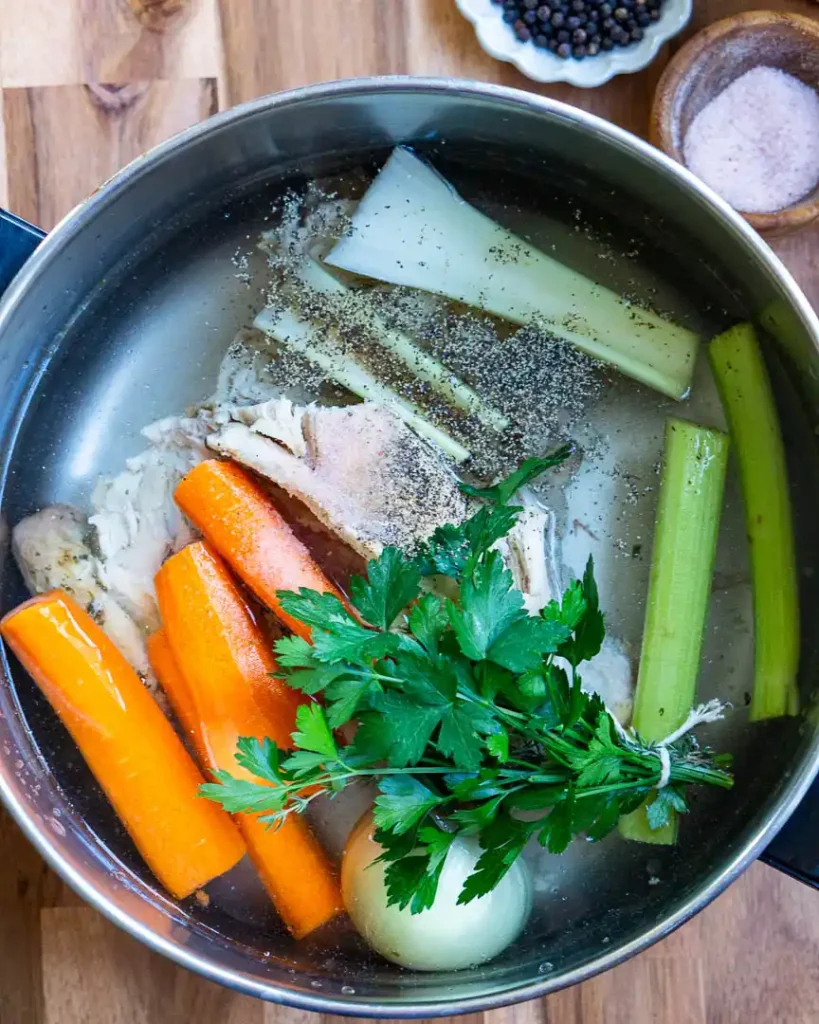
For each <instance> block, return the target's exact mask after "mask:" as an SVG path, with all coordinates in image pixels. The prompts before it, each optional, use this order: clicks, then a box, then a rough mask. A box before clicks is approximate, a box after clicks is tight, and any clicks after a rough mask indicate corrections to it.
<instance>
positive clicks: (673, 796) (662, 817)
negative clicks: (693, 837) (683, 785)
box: [646, 786, 688, 831]
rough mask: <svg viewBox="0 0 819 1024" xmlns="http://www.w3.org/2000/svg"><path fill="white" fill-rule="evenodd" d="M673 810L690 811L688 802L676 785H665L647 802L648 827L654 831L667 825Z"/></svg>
mask: <svg viewBox="0 0 819 1024" xmlns="http://www.w3.org/2000/svg"><path fill="white" fill-rule="evenodd" d="M672 811H676V812H677V814H686V813H687V812H688V804H687V803H686V802H685V797H684V796H683V795H682V793H681V792H680V791H679V790H678V789H677V787H676V786H664V787H663V788H662V789H660V790H658V791H657V795H656V796H655V797H654V799H653V800H652V801H651V803H647V804H646V817H647V818H648V827H649V828H650V829H651V830H652V831H656V830H657V829H658V828H662V827H663V825H667V824H668V822H669V821H670V819H671V812H672Z"/></svg>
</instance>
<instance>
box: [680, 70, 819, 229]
mask: <svg viewBox="0 0 819 1024" xmlns="http://www.w3.org/2000/svg"><path fill="white" fill-rule="evenodd" d="M683 158H684V160H685V163H686V165H687V166H688V167H689V169H690V170H692V171H693V172H694V174H696V175H697V177H699V178H702V180H703V181H704V182H705V183H706V185H710V186H711V188H712V189H714V191H715V192H718V193H719V194H720V195H721V196H722V197H723V199H725V200H727V202H729V203H730V204H731V206H733V207H734V208H735V209H737V210H741V211H742V212H744V213H773V212H775V211H776V210H782V209H784V208H785V207H787V206H791V205H792V204H793V203H796V202H798V201H799V200H800V199H804V197H805V196H806V195H808V193H810V192H811V191H812V189H814V188H815V187H816V185H817V184H819V93H817V91H816V90H815V89H812V88H811V87H810V86H809V85H806V84H805V83H804V82H801V81H800V80H799V79H798V78H794V77H793V75H789V74H786V73H785V72H784V71H780V70H779V69H778V68H769V67H757V68H752V69H751V70H750V71H746V72H745V74H744V75H741V76H740V77H739V78H737V79H736V80H735V81H734V82H732V83H731V85H729V86H728V88H727V89H725V90H723V92H721V93H719V95H717V96H716V97H715V98H714V99H713V100H711V102H710V103H708V104H707V105H706V106H705V107H703V109H702V110H701V111H700V112H699V114H697V116H696V117H695V118H694V120H693V121H692V123H691V126H690V128H689V129H688V132H687V134H686V136H685V141H684V144H683Z"/></svg>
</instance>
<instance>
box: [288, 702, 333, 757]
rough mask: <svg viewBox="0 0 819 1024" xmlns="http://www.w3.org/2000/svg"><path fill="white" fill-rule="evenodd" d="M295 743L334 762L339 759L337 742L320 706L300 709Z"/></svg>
mask: <svg viewBox="0 0 819 1024" xmlns="http://www.w3.org/2000/svg"><path fill="white" fill-rule="evenodd" d="M293 742H294V743H295V744H296V746H297V747H300V748H301V749H302V750H308V751H311V752H312V753H315V754H321V755H322V757H325V758H327V759H329V760H332V761H335V760H337V759H338V748H337V747H336V741H335V740H334V739H333V734H332V732H331V731H330V726H329V725H328V723H327V717H326V715H325V714H324V708H323V707H322V706H321V705H320V704H302V705H301V707H300V708H299V709H298V711H297V712H296V731H295V732H294V733H293Z"/></svg>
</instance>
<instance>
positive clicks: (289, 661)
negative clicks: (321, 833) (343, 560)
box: [201, 446, 733, 913]
mask: <svg viewBox="0 0 819 1024" xmlns="http://www.w3.org/2000/svg"><path fill="white" fill-rule="evenodd" d="M570 453H571V448H570V447H569V446H566V447H564V448H562V449H560V450H559V451H557V452H555V453H554V454H552V455H550V456H547V457H545V458H543V459H529V460H527V461H526V462H525V463H524V464H523V465H522V466H521V468H520V469H519V470H518V471H517V472H516V473H515V474H513V475H512V476H511V477H510V478H509V480H507V481H503V482H501V483H499V484H496V485H494V486H493V487H491V488H485V489H477V488H472V487H466V486H465V485H464V489H465V490H466V491H467V492H468V493H469V494H471V495H472V496H473V497H475V498H478V499H482V500H483V501H484V502H485V504H483V505H482V507H481V508H480V509H479V510H478V511H477V512H476V513H475V514H474V515H472V516H471V518H469V519H467V520H466V521H465V522H464V523H461V524H459V525H447V526H443V527H441V528H440V529H438V530H436V531H435V533H434V534H433V535H432V537H431V538H430V539H429V540H428V541H427V542H426V543H425V544H424V545H423V546H422V547H421V549H420V550H419V551H418V552H417V553H415V554H414V555H412V556H409V555H407V554H405V553H403V552H401V551H400V550H398V549H396V548H392V547H387V548H385V549H384V551H383V552H382V553H381V555H380V556H379V557H378V558H376V559H374V560H372V561H371V562H369V564H368V566H367V572H366V576H365V577H355V578H354V579H353V580H352V581H351V584H350V595H349V607H347V606H345V604H344V603H342V601H340V600H339V599H338V598H337V597H335V596H333V595H330V594H321V593H318V592H316V591H312V590H307V589H302V590H301V591H300V592H299V593H293V592H286V591H285V592H281V593H280V594H279V599H280V600H281V603H282V607H283V608H284V609H285V611H286V612H287V613H288V614H289V615H292V616H294V617H295V618H297V619H299V620H301V621H302V622H304V623H305V624H306V625H308V626H310V628H311V630H312V643H310V642H308V641H306V640H304V639H302V638H300V637H296V636H289V637H285V638H284V639H282V640H279V641H278V642H277V643H276V645H275V649H276V657H277V662H278V666H279V670H280V671H279V675H278V677H277V678H280V679H282V680H284V682H286V683H287V685H288V686H291V687H293V688H294V689H297V690H300V691H301V692H302V693H304V694H306V695H309V696H310V697H315V698H319V700H320V702H319V700H317V701H315V702H312V703H307V704H304V705H303V706H302V707H300V708H299V711H298V715H297V725H296V730H295V731H294V732H293V734H292V740H293V749H292V750H282V749H280V748H279V747H277V746H276V744H275V743H273V742H272V741H271V740H270V739H266V738H263V739H259V738H252V737H246V738H242V739H241V740H240V741H239V744H238V750H237V755H236V759H237V762H238V763H239V764H240V765H241V766H242V767H243V768H244V769H246V770H247V771H248V772H250V773H251V774H252V775H253V776H255V777H256V778H257V779H258V782H256V781H252V780H248V779H247V778H237V777H235V776H233V775H231V773H229V772H226V771H221V772H217V773H216V780H217V781H216V782H213V783H208V784H206V785H204V786H203V787H202V790H201V791H202V794H203V795H204V796H207V797H209V798H210V799H212V800H215V801H217V802H218V803H220V804H221V805H222V806H223V807H224V808H225V809H226V810H227V811H229V812H231V813H251V814H258V815H260V816H261V818H262V820H263V821H266V822H268V823H269V824H270V825H271V827H275V826H276V825H277V824H279V823H281V822H282V821H283V820H284V819H285V817H286V816H287V815H289V814H300V813H303V812H304V810H305V809H306V808H307V807H308V805H309V804H310V803H311V802H312V801H313V800H315V799H317V797H319V796H320V795H323V794H329V795H330V796H331V797H332V796H333V795H334V794H336V793H338V792H340V791H341V790H342V789H344V787H345V786H348V785H349V784H351V783H353V782H355V781H356V780H359V779H368V780H373V781H374V782H375V784H376V786H377V788H378V795H377V797H376V799H375V806H374V812H373V814H374V824H375V829H376V831H375V839H376V841H377V842H378V843H380V844H381V846H382V847H383V853H382V854H381V856H380V858H379V859H380V860H382V861H384V862H385V864H386V882H387V892H388V902H389V904H397V905H398V906H399V907H402V908H403V907H407V906H408V907H410V909H411V911H412V912H413V913H418V912H420V911H422V910H424V909H425V908H428V907H430V906H431V905H432V903H433V901H434V899H435V894H436V890H437V886H438V879H439V877H440V875H441V871H442V868H443V865H444V862H445V860H446V855H447V851H448V850H449V847H450V846H451V844H452V842H453V840H454V839H455V838H456V837H457V836H474V837H476V839H477V841H478V843H479V845H480V847H481V851H482V853H481V856H480V858H479V860H478V862H477V864H476V866H475V869H474V871H473V872H472V874H471V875H470V876H469V877H468V878H467V879H466V882H465V883H464V886H463V889H462V891H461V893H460V896H459V900H458V902H459V903H468V902H469V901H470V900H472V899H475V898H476V897H479V896H481V895H483V894H485V893H487V892H490V891H491V890H492V889H493V888H494V887H495V886H496V885H497V884H498V882H499V881H500V880H501V879H502V878H503V876H504V875H505V873H506V872H507V871H508V870H509V868H510V867H511V865H512V864H513V863H514V862H515V860H516V859H517V858H518V857H519V856H520V854H521V853H522V851H523V849H524V847H525V846H526V844H527V843H528V842H529V841H530V840H532V839H533V838H534V839H536V841H537V842H539V843H540V844H541V845H542V846H543V847H545V848H546V849H548V850H549V851H550V852H551V853H562V852H563V851H564V850H565V849H566V847H567V846H568V845H569V843H570V841H571V839H572V838H573V837H574V836H576V835H578V834H585V836H586V837H587V838H588V839H590V840H600V839H602V838H603V837H604V836H606V835H608V834H609V833H610V832H611V831H612V830H613V829H614V828H615V826H616V825H617V822H618V820H619V818H620V816H621V815H623V814H626V813H628V812H630V811H633V810H634V809H635V808H636V807H638V806H639V805H640V804H641V803H643V802H644V801H645V800H646V798H647V797H648V796H649V795H650V794H652V792H653V791H654V789H655V787H656V786H657V785H658V783H660V781H661V780H662V782H663V783H664V784H663V787H662V788H661V789H660V790H659V791H658V793H657V794H656V796H655V797H654V798H653V799H652V801H651V803H650V806H649V809H648V810H649V819H650V825H651V827H652V828H660V827H661V826H662V825H663V824H664V823H665V822H666V821H667V820H668V817H669V814H670V812H671V811H672V810H673V811H675V812H678V813H680V812H685V811H686V809H687V804H686V795H685V794H686V789H687V787H688V786H689V785H697V784H698V785H712V786H718V787H723V788H730V786H731V785H732V784H733V780H732V777H731V775H730V774H729V773H728V772H727V770H726V766H727V764H728V761H729V758H728V757H727V756H726V755H721V756H715V755H713V754H712V753H711V752H710V751H709V750H707V749H705V748H701V747H700V746H699V745H698V744H697V742H696V740H694V738H693V736H692V735H691V734H690V733H688V734H687V735H685V736H683V737H681V738H680V739H679V740H677V741H676V742H674V743H671V744H668V745H666V746H664V748H663V753H662V756H660V751H659V747H658V745H656V744H650V743H647V742H644V741H643V740H642V739H641V738H640V737H639V736H638V735H636V734H635V733H633V732H627V731H626V730H624V729H623V728H622V727H621V726H620V725H619V723H617V722H616V720H615V719H614V718H613V716H612V715H611V713H610V712H609V710H608V709H607V708H606V706H605V704H604V703H603V701H602V700H601V699H600V697H599V696H597V695H596V694H588V693H585V692H584V691H583V689H582V686H581V666H582V663H583V662H585V661H588V660H589V659H590V658H593V657H594V656H595V655H596V654H597V653H598V651H599V650H600V647H601V644H602V642H603V638H604V633H605V629H604V620H603V614H602V612H601V610H600V607H599V602H598V592H597V586H596V583H595V579H594V569H593V564H592V560H591V559H589V562H588V565H587V567H586V571H585V573H584V574H583V578H582V579H581V580H574V581H573V582H572V583H571V584H570V585H569V587H568V588H567V589H566V591H565V592H564V593H563V595H562V599H561V601H560V602H559V603H558V602H557V601H551V602H550V603H549V604H547V605H546V607H544V608H543V609H541V610H540V613H539V614H537V615H530V614H528V613H527V611H526V610H525V608H524V600H523V595H522V594H521V592H520V591H519V590H517V589H515V587H514V586H513V582H512V577H511V574H510V573H509V571H508V570H507V569H506V567H505V566H504V563H503V559H502V557H501V554H500V552H499V551H497V550H495V547H494V545H495V544H496V542H497V541H498V540H500V539H501V538H502V537H505V536H506V535H507V534H508V532H509V531H510V529H511V528H512V527H513V525H514V524H515V522H516V521H517V518H518V515H519V514H520V513H521V511H522V509H521V508H520V507H518V506H514V505H510V504H509V501H510V500H511V499H512V497H513V495H514V494H515V493H516V492H517V491H518V489H519V488H520V487H522V486H524V485H525V484H526V483H527V482H528V481H530V480H531V479H533V478H534V477H535V476H537V475H539V474H540V473H542V472H543V471H544V470H546V469H549V468H551V467H553V466H555V465H558V464H560V463H561V462H563V461H564V460H565V459H566V458H567V457H568V455H569V454H570ZM442 578H444V579H443V580H442ZM443 594H446V595H447V596H441V595H443ZM352 722H354V723H356V727H355V729H354V730H352V729H350V730H345V733H348V734H349V733H352V739H350V740H349V741H346V740H342V739H341V738H340V736H339V734H338V732H337V730H339V729H340V728H341V727H342V726H345V725H347V724H348V723H352ZM666 751H667V753H666Z"/></svg>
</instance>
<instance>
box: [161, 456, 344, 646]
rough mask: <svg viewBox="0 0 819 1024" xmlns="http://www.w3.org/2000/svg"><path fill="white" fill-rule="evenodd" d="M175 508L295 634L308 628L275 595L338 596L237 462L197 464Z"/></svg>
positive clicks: (182, 486)
mask: <svg viewBox="0 0 819 1024" xmlns="http://www.w3.org/2000/svg"><path fill="white" fill-rule="evenodd" d="M174 497H175V499H176V503H177V504H178V505H179V507H180V508H181V509H182V511H183V512H184V513H185V515H186V516H187V517H188V519H190V520H191V522H192V523H193V524H194V525H195V526H197V527H198V528H199V529H200V530H201V531H202V533H203V534H204V535H205V538H206V540H208V541H209V542H210V544H211V545H212V546H213V548H214V549H215V550H216V551H218V553H219V554H220V555H221V556H222V557H223V558H224V559H225V561H226V562H228V563H229V565H230V567H231V568H232V569H233V571H234V572H235V573H236V574H237V576H239V577H240V578H241V579H242V580H244V582H245V583H246V584H247V585H248V586H249V587H250V589H251V590H252V591H253V592H254V593H255V594H256V596H257V597H258V598H259V600H260V601H262V602H263V603H264V604H266V605H267V606H268V607H269V608H271V609H272V610H273V611H274V612H275V613H276V616H277V617H278V618H279V619H280V620H281V621H282V622H283V623H284V624H285V625H286V626H287V627H288V628H289V629H291V630H292V631H293V632H294V633H296V634H298V635H299V636H302V637H304V638H305V639H306V640H309V639H310V627H309V626H305V624H304V623H303V622H300V621H299V620H298V619H294V618H293V617H292V616H291V615H288V614H287V612H285V611H284V610H283V609H282V606H281V604H280V602H279V599H278V597H277V596H276V591H278V590H298V589H299V587H308V588H310V589H311V590H318V591H319V592H328V593H331V594H336V595H337V596H339V597H340V596H341V595H340V594H339V591H338V589H337V588H336V587H335V586H333V584H332V583H331V582H330V580H329V579H328V578H327V577H326V576H325V574H324V573H323V572H322V571H321V569H320V568H319V567H318V565H316V563H315V562H314V561H313V558H312V557H311V555H310V552H309V551H308V550H307V548H306V547H305V546H304V544H302V542H301V541H300V540H299V539H298V537H296V535H295V534H294V533H293V531H292V530H291V529H290V527H289V526H288V525H287V522H286V521H285V520H284V519H283V517H282V516H281V514H280V513H279V511H278V510H277V509H276V506H275V505H274V504H273V502H272V501H271V500H270V498H269V497H268V496H267V494H265V492H264V491H263V490H262V488H261V487H260V486H259V485H258V484H257V483H256V481H255V480H253V478H252V477H251V476H249V475H248V474H247V473H246V472H245V471H244V470H243V469H242V468H241V467H240V466H237V465H236V463H235V462H221V461H219V460H218V459H209V460H207V461H205V462H200V464H199V465H198V466H196V467H195V468H194V469H192V470H191V471H190V473H188V474H187V476H186V477H184V479H183V480H182V481H181V482H180V484H179V486H178V487H177V488H176V492H175V494H174Z"/></svg>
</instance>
